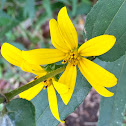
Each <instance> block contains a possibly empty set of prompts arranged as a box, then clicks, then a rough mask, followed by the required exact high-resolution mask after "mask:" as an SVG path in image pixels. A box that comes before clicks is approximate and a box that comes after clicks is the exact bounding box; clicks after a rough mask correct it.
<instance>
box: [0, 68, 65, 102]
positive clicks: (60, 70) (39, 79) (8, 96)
mask: <svg viewBox="0 0 126 126" xmlns="http://www.w3.org/2000/svg"><path fill="white" fill-rule="evenodd" d="M64 70H65V66H63V67H61V68H58V69H56V70H54V71H52V72H49V73H48V74H46V75H45V76H43V77H40V78H38V79H36V80H34V81H32V82H30V83H28V84H26V85H24V86H22V87H19V88H17V89H15V90H13V91H10V92H9V93H5V94H4V95H5V97H6V99H7V100H8V101H9V100H10V99H12V98H13V97H14V96H16V95H18V94H19V93H21V92H23V91H25V90H27V89H29V88H31V87H33V86H35V85H36V84H38V83H40V82H42V81H44V80H46V79H48V78H51V77H54V76H55V75H57V74H59V73H61V72H63V71H64ZM3 101H5V99H4V97H1V99H0V103H2V102H3Z"/></svg>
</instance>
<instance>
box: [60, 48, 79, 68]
mask: <svg viewBox="0 0 126 126" xmlns="http://www.w3.org/2000/svg"><path fill="white" fill-rule="evenodd" d="M80 58H81V56H80V55H79V53H78V51H77V50H72V51H70V52H69V53H67V54H66V58H65V59H64V60H63V62H62V63H63V64H66V63H67V62H68V63H71V64H72V65H73V66H76V65H77V64H78V61H79V60H80Z"/></svg>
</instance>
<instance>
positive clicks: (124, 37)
mask: <svg viewBox="0 0 126 126" xmlns="http://www.w3.org/2000/svg"><path fill="white" fill-rule="evenodd" d="M125 14H126V0H100V1H98V2H97V3H96V4H95V5H94V7H93V8H92V10H91V11H90V12H89V14H88V16H87V19H86V24H85V28H86V32H87V39H88V40H89V39H91V38H93V37H96V36H99V35H102V34H110V35H114V36H115V37H116V39H117V41H116V43H115V45H114V47H113V48H112V49H111V50H110V51H108V52H107V53H106V54H104V55H102V56H99V58H100V59H101V60H104V61H114V60H116V59H118V58H120V57H121V56H122V55H124V54H125V51H126V16H125Z"/></svg>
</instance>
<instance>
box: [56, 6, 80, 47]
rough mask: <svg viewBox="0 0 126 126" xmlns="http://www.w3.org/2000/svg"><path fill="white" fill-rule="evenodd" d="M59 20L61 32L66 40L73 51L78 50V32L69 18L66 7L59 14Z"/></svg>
mask: <svg viewBox="0 0 126 126" xmlns="http://www.w3.org/2000/svg"><path fill="white" fill-rule="evenodd" d="M57 20H58V26H59V29H60V32H61V34H62V36H63V37H64V40H65V41H66V42H67V43H68V44H69V46H70V47H71V49H74V48H77V47H78V37H77V32H76V29H75V27H74V25H73V24H72V22H71V20H70V18H69V16H68V13H67V9H66V7H63V8H61V10H60V11H59V13H58V19H57Z"/></svg>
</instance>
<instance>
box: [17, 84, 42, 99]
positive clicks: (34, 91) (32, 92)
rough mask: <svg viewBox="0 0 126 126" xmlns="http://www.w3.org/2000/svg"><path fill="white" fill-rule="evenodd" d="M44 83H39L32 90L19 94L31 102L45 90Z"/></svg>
mask: <svg viewBox="0 0 126 126" xmlns="http://www.w3.org/2000/svg"><path fill="white" fill-rule="evenodd" d="M43 86H44V83H43V82H42V83H39V84H37V85H35V86H33V87H31V88H29V89H28V90H26V91H23V92H22V93H20V94H19V96H20V97H21V98H24V99H27V100H31V99H33V98H34V97H35V96H36V95H37V94H38V93H39V92H40V91H41V90H42V88H43Z"/></svg>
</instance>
